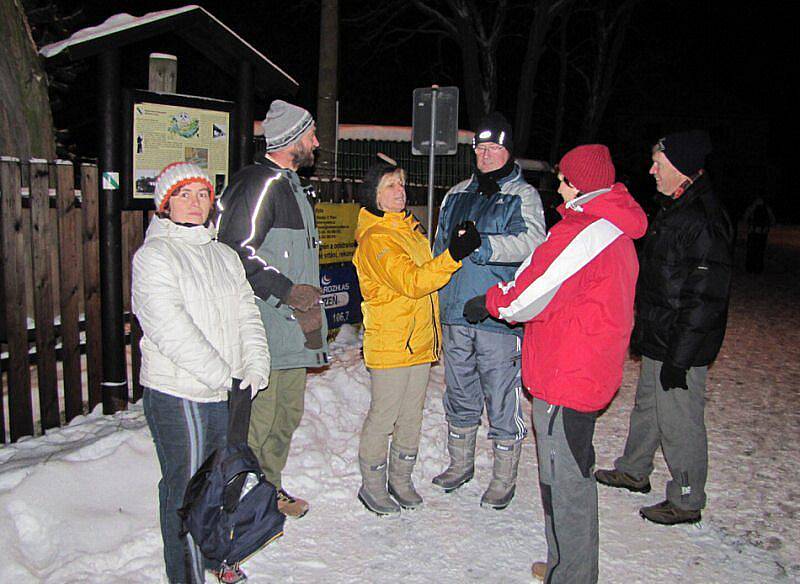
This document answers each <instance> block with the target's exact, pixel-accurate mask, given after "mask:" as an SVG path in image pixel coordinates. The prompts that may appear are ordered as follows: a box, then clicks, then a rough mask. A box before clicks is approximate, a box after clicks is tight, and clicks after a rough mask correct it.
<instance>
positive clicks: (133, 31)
mask: <svg viewBox="0 0 800 584" xmlns="http://www.w3.org/2000/svg"><path fill="white" fill-rule="evenodd" d="M198 30H199V31H202V32H203V34H200V35H198V34H197V32H198ZM167 32H174V33H176V34H178V35H179V36H181V38H183V39H184V40H185V41H186V42H187V43H189V44H191V45H192V46H193V47H195V48H196V49H197V50H198V51H199V52H200V53H201V54H203V55H204V56H205V57H206V58H208V59H209V60H211V61H213V62H214V63H216V64H217V65H218V66H219V67H220V68H221V69H224V70H225V71H236V70H237V69H238V64H239V62H240V61H242V60H247V61H250V62H251V63H252V64H253V69H254V72H255V82H256V89H257V90H258V91H259V92H261V93H265V94H267V93H268V94H272V95H274V94H284V93H290V94H294V93H295V92H296V91H297V88H298V87H299V84H298V83H297V81H295V80H294V79H293V78H292V77H291V76H290V75H289V74H287V73H286V72H285V71H283V70H282V69H281V68H280V67H278V66H277V65H276V64H275V63H273V62H272V61H270V60H269V59H268V58H267V57H266V56H265V55H263V54H262V53H261V52H259V51H258V50H257V49H256V48H255V47H253V46H252V45H251V44H250V43H248V42H247V41H245V40H244V39H243V38H242V37H240V36H239V35H237V34H236V33H235V32H234V31H233V30H231V29H230V28H229V27H227V26H226V25H225V24H224V23H223V22H221V21H220V20H219V19H217V18H216V17H215V16H214V15H213V14H211V13H210V12H208V11H207V10H206V9H204V8H203V7H201V6H197V5H195V4H190V5H188V6H182V7H181V8H174V9H172V10H159V11H157V12H148V13H147V14H145V15H144V16H131V15H130V14H115V15H113V16H110V17H108V18H107V19H106V20H105V22H103V23H102V24H99V25H97V26H90V27H88V28H83V29H81V30H78V31H76V32H75V33H73V34H72V36H70V37H69V38H67V39H64V40H62V41H58V42H56V43H51V44H49V45H45V46H44V47H42V48H41V49H40V50H39V53H40V54H41V55H42V56H43V57H45V58H47V59H58V58H66V59H69V60H72V61H78V60H81V59H84V58H86V57H90V56H93V55H95V54H97V53H100V52H102V51H104V50H108V49H110V48H115V47H121V46H124V45H127V44H130V43H133V42H137V41H141V40H144V39H146V38H149V37H151V36H155V35H158V34H164V33H167Z"/></svg>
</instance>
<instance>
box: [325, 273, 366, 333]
mask: <svg viewBox="0 0 800 584" xmlns="http://www.w3.org/2000/svg"><path fill="white" fill-rule="evenodd" d="M319 284H320V288H322V303H323V305H324V306H325V315H326V316H327V318H328V328H329V329H333V328H339V327H340V326H342V325H343V324H354V323H357V322H361V320H362V315H361V289H360V288H359V287H358V276H357V275H356V268H355V266H354V265H353V264H351V263H349V262H348V263H345V264H339V265H327V266H321V267H320V274H319Z"/></svg>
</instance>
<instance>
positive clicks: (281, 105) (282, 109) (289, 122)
mask: <svg viewBox="0 0 800 584" xmlns="http://www.w3.org/2000/svg"><path fill="white" fill-rule="evenodd" d="M313 124H314V118H312V117H311V114H310V113H308V111H306V110H304V109H303V108H301V107H299V106H296V105H292V104H291V103H287V102H285V101H283V100H281V99H276V100H275V101H273V102H272V103H271V104H270V106H269V111H268V112H267V117H266V118H264V121H263V122H261V127H262V128H264V138H265V139H266V141H267V152H272V151H274V150H280V149H281V148H286V147H287V146H289V145H290V144H292V142H294V141H296V140H298V139H299V138H300V137H301V136H302V135H303V134H304V133H305V132H306V131H307V130H308V129H309V128H310V127H311V126H312V125H313Z"/></svg>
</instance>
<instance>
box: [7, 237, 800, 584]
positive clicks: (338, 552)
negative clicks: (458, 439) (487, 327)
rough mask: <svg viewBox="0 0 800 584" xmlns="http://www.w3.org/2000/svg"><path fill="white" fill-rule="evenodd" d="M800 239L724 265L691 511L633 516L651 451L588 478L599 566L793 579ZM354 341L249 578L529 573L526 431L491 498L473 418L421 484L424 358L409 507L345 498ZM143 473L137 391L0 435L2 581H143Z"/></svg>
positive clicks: (436, 380) (624, 572) (345, 335)
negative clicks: (604, 476) (494, 506)
mask: <svg viewBox="0 0 800 584" xmlns="http://www.w3.org/2000/svg"><path fill="white" fill-rule="evenodd" d="M798 250H800V246H798V245H797V242H796V241H795V242H791V241H790V242H786V245H785V246H784V247H783V249H782V250H780V249H773V250H772V254H773V255H772V258H771V261H770V263H769V267H768V273H767V274H765V275H763V276H760V277H754V276H750V275H747V274H744V273H737V275H736V280H735V284H734V289H733V297H732V305H731V316H730V325H729V329H728V335H727V338H726V341H725V345H724V347H723V350H722V353H721V354H720V357H719V359H718V361H717V363H716V365H715V366H714V368H713V370H712V372H711V374H710V377H709V388H708V389H709V391H708V406H707V410H706V412H707V414H706V422H707V425H708V430H709V445H710V446H709V448H710V461H711V467H710V476H709V482H708V508H707V509H706V510H705V511H704V513H703V522H702V524H701V525H700V526H699V527H697V526H678V527H672V528H668V527H662V526H657V525H654V524H650V523H647V522H645V521H643V520H642V519H640V518H639V516H638V513H637V510H638V508H639V507H640V506H641V505H645V504H650V503H655V502H657V501H659V500H661V499H662V498H663V495H664V491H663V490H664V484H665V482H666V480H667V477H668V474H667V471H666V467H665V465H664V462H663V459H662V458H661V457H660V455H659V456H658V459H657V463H656V471H655V473H654V474H653V476H652V477H651V480H652V482H653V486H654V489H653V491H652V492H651V493H650V494H648V495H636V494H633V493H628V492H620V491H616V490H611V489H607V488H603V487H601V488H600V524H601V527H600V537H601V542H600V548H601V549H600V581H601V582H626V583H628V582H664V581H677V582H692V583H713V582H789V581H800V527H799V526H800V521H799V520H800V484H798V482H797V480H796V477H797V468H798V462H799V461H800V450H799V449H798V446H797V441H798V428H800V419H799V418H800V391H798V387H797V383H796V379H797V378H798V375H800V289H799V287H798V286H797V283H796V278H797V275H798V274H799V273H800V262H798V261H797V260H798V257H799V256H800V254H798V253H797V252H798ZM740 255H741V254H740ZM359 348H360V341H359V339H358V337H357V334H356V333H355V331H354V329H351V328H346V329H344V330H343V331H342V332H341V333H340V335H339V337H338V338H337V340H336V342H335V343H334V345H333V349H332V355H333V364H332V365H331V367H330V368H328V369H327V370H325V371H322V372H318V373H315V374H313V375H311V377H310V378H309V386H308V393H307V403H306V415H305V417H304V419H303V422H302V425H301V427H300V429H299V430H298V432H297V434H296V438H295V441H294V443H293V445H292V454H291V456H290V459H289V464H288V467H287V469H286V473H285V476H286V479H285V486H286V487H287V489H288V490H289V491H290V492H296V493H297V494H299V495H302V496H303V497H306V498H308V499H309V500H310V501H311V504H312V508H311V512H310V513H309V514H308V515H307V516H306V517H305V518H303V519H300V520H288V521H287V523H286V529H285V531H286V533H285V536H284V537H283V538H281V539H279V540H277V541H276V542H275V543H273V544H272V545H270V546H269V547H267V548H266V549H264V550H262V551H261V552H260V553H258V554H257V555H256V556H254V557H253V558H251V559H250V560H249V561H248V562H247V563H246V564H245V568H246V570H247V571H248V573H249V574H250V582H252V583H253V584H259V583H262V582H285V583H305V582H315V583H316V582H331V583H344V582H367V583H384V582H386V583H388V582H392V583H394V582H409V583H416V582H419V583H428V582H500V583H515V582H530V581H531V579H530V563H531V561H532V560H538V559H542V558H544V557H545V553H546V545H545V540H544V532H543V527H542V511H541V505H540V501H539V490H538V484H537V479H536V454H535V449H534V444H533V439H532V437H528V439H527V440H526V444H525V446H524V450H523V460H522V463H521V468H520V478H519V483H518V487H517V496H516V498H515V499H514V501H513V503H512V504H511V506H510V507H509V508H508V509H507V510H505V511H491V510H484V509H481V508H480V506H479V504H478V502H479V499H480V496H481V493H482V491H483V489H484V488H485V486H486V484H487V482H488V480H489V475H490V472H491V458H490V456H491V451H490V447H489V443H488V442H487V441H486V439H485V435H484V436H482V437H481V438H480V439H479V447H478V448H479V450H478V456H477V472H476V478H475V479H474V480H473V481H472V482H470V483H468V484H467V485H466V486H465V487H464V488H462V489H461V490H459V491H457V492H455V493H451V494H444V493H441V492H439V491H438V490H436V489H435V488H434V487H433V486H432V485H431V483H430V479H431V478H432V477H433V476H434V475H435V474H437V473H438V472H439V471H440V470H441V469H442V468H443V467H444V466H445V463H446V448H445V430H444V416H443V411H442V404H441V396H442V390H443V371H442V367H435V368H434V369H433V376H432V381H431V384H430V388H429V394H428V400H427V403H426V410H425V412H426V415H425V420H424V423H423V436H422V444H421V450H420V463H419V464H418V466H417V469H416V471H415V479H416V482H417V485H418V488H419V490H420V492H421V494H422V495H423V496H424V497H425V505H424V507H423V508H422V509H420V510H417V511H412V512H405V511H404V512H403V513H402V515H401V516H400V517H399V518H396V519H381V518H378V517H376V516H374V515H371V514H370V513H368V512H367V511H366V510H364V508H363V507H362V506H361V504H360V503H359V502H358V501H357V500H356V498H355V492H356V490H357V488H358V485H359V481H360V479H359V476H358V470H357V449H358V430H359V428H360V425H361V421H362V419H363V416H364V414H365V412H366V410H367V407H368V403H369V392H368V374H367V372H366V370H365V369H364V365H363V362H362V361H361V357H360V352H359ZM637 371H638V364H637V363H636V362H634V361H632V360H631V361H629V362H628V363H627V365H626V370H625V378H624V383H623V387H622V389H621V391H620V393H619V395H618V397H617V399H616V400H615V401H614V402H613V403H612V404H611V406H610V407H609V409H608V411H607V412H606V413H605V414H604V415H603V416H602V417H601V418H600V419H599V421H598V424H597V433H596V438H595V445H596V449H597V458H598V466H602V467H605V466H607V465H610V464H611V463H612V461H613V459H614V458H615V457H616V456H618V455H619V453H620V452H621V450H622V447H623V444H624V440H625V435H626V431H627V423H628V415H629V412H630V408H631V406H632V403H633V394H634V390H635V382H636V377H637ZM526 407H527V410H528V412H529V410H530V408H529V407H528V406H527V403H526ZM158 478H159V471H158V465H157V462H156V456H155V452H154V449H153V446H152V442H151V440H150V435H149V433H148V431H147V427H146V424H145V421H144V416H143V414H142V410H141V406H140V405H133V406H132V407H131V409H130V410H129V411H127V412H121V413H119V414H117V415H115V416H112V417H103V416H101V415H99V414H97V413H93V414H91V415H89V416H85V417H81V418H78V419H76V420H74V421H73V422H72V423H71V424H70V425H69V426H68V427H65V428H62V429H59V430H56V431H53V432H50V433H48V434H47V435H46V436H42V437H39V438H35V439H28V440H23V441H21V442H19V443H16V444H13V445H8V446H5V447H2V448H0V533H2V542H3V544H2V546H0V582H16V583H27V582H47V583H59V584H61V583H72V582H74V583H78V582H80V583H98V584H99V583H107V582H121V583H138V582H158V581H159V580H161V579H162V567H161V540H160V532H159V529H158V519H157V502H156V501H157V498H156V483H157V481H158Z"/></svg>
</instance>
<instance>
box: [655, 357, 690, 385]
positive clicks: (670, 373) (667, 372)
mask: <svg viewBox="0 0 800 584" xmlns="http://www.w3.org/2000/svg"><path fill="white" fill-rule="evenodd" d="M659 380H660V381H661V389H663V390H664V391H669V390H670V389H673V388H675V387H680V388H681V389H689V386H688V385H686V369H683V368H681V367H676V366H675V365H672V364H671V363H667V362H665V363H664V364H663V365H662V366H661V374H660V375H659Z"/></svg>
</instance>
